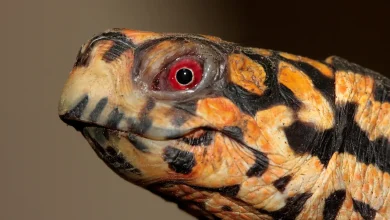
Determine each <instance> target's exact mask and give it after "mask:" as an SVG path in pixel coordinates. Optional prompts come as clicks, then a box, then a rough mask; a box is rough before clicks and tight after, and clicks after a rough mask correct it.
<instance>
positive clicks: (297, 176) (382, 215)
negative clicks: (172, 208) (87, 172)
mask: <svg viewBox="0 0 390 220" xmlns="http://www.w3.org/2000/svg"><path fill="white" fill-rule="evenodd" d="M188 54H191V55H194V56H196V57H197V59H199V60H201V62H204V67H205V68H204V71H205V72H204V75H203V79H202V82H201V83H200V84H199V85H198V86H196V87H195V88H192V89H190V90H188V91H185V92H178V91H164V90H159V91H152V90H151V89H150V84H151V83H152V82H154V81H153V80H152V79H153V77H155V76H156V75H157V74H159V73H160V72H161V71H163V69H164V68H165V67H166V66H167V65H169V63H170V62H173V60H175V59H177V58H180V57H181V56H186V55H188ZM206 67H207V68H206ZM162 80H164V79H162ZM389 89H390V81H389V80H388V79H387V78H385V77H383V76H381V75H380V74H378V73H375V72H373V71H370V70H368V69H365V68H363V67H360V66H358V65H356V64H352V63H350V62H348V61H346V60H344V59H342V58H338V57H330V58H328V59H326V60H325V61H315V60H311V59H308V58H305V57H300V56H295V55H291V54H287V53H281V52H276V51H271V50H264V49H256V48H244V47H241V46H239V45H236V44H233V43H229V42H225V41H223V40H221V39H219V38H216V37H210V36H203V35H187V34H158V33H151V32H141V31H134V30H127V29H112V30H109V31H106V32H104V33H102V34H99V35H97V36H96V37H94V38H93V39H91V40H90V41H88V42H87V43H86V44H85V45H83V47H82V48H81V50H80V52H79V54H78V57H77V61H76V63H75V65H74V68H73V70H72V72H71V73H70V75H69V79H68V81H67V83H66V84H65V87H64V90H63V93H62V96H61V100H60V104H59V115H60V117H61V119H62V120H63V121H65V122H66V123H68V124H70V125H72V126H74V127H75V128H76V129H77V130H78V131H80V132H81V133H82V134H83V135H84V137H85V138H86V139H87V140H88V142H89V143H90V144H91V146H92V147H93V149H94V150H95V151H96V153H97V155H98V156H99V157H100V158H101V159H102V160H103V161H104V162H105V163H106V164H107V165H108V166H109V167H110V168H111V169H112V170H113V171H115V172H116V173H118V174H119V175H120V176H121V177H123V178H124V179H126V180H128V181H130V182H132V183H134V184H137V185H139V186H142V187H144V188H145V189H147V190H150V191H152V192H154V193H156V194H157V195H159V196H161V197H163V198H166V199H167V200H168V201H173V202H176V203H178V205H179V207H180V208H181V209H183V210H185V211H187V212H188V213H190V214H192V215H194V216H196V217H197V218H200V219H390V210H389V209H390V193H389V190H390V176H389V172H390V159H389V156H390V145H389V138H390V126H389V124H390V103H389V102H390V93H389ZM129 199H131V198H129Z"/></svg>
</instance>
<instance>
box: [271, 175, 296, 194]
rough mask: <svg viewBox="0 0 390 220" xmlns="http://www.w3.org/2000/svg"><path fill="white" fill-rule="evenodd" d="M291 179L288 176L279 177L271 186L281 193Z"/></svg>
mask: <svg viewBox="0 0 390 220" xmlns="http://www.w3.org/2000/svg"><path fill="white" fill-rule="evenodd" d="M291 179H292V177H291V176H290V175H287V176H284V177H281V178H279V179H277V180H275V181H274V182H273V185H274V186H275V188H276V189H278V190H279V191H280V192H283V191H284V190H285V189H286V186H287V185H288V183H289V182H290V181H291Z"/></svg>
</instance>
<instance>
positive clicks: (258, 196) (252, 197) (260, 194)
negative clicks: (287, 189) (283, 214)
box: [237, 177, 286, 211]
mask: <svg viewBox="0 0 390 220" xmlns="http://www.w3.org/2000/svg"><path fill="white" fill-rule="evenodd" d="M237 197H238V198H239V199H240V200H242V201H244V202H246V203H248V204H251V205H252V206H253V207H255V208H257V209H260V208H265V209H267V210H270V211H271V210H272V211H275V210H278V209H280V208H282V207H283V206H284V205H285V202H286V201H285V197H284V196H283V195H282V194H281V193H280V192H279V191H278V190H277V189H276V188H275V187H274V186H273V185H272V184H266V183H265V182H264V181H263V179H262V178H256V177H253V178H249V179H248V180H246V181H245V182H243V183H242V184H241V188H240V192H239V194H238V195H237Z"/></svg>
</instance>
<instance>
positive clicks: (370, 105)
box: [336, 71, 390, 141]
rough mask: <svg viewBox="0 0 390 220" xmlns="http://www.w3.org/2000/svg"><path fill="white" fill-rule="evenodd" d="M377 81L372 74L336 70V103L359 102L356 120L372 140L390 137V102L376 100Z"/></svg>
mask: <svg viewBox="0 0 390 220" xmlns="http://www.w3.org/2000/svg"><path fill="white" fill-rule="evenodd" d="M374 87H375V81H374V79H372V77H370V76H364V75H361V74H356V73H353V72H346V71H338V72H336V104H337V105H344V104H346V103H348V102H352V103H355V104H357V111H356V114H355V121H356V122H357V123H358V124H359V127H360V128H361V129H362V130H363V131H365V132H367V133H368V137H369V139H370V140H372V141H373V140H375V139H377V138H380V137H386V138H389V139H390V129H389V124H390V103H389V102H383V103H382V102H380V101H377V100H375V97H374V94H373V91H374Z"/></svg>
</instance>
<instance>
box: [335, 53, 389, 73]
mask: <svg viewBox="0 0 390 220" xmlns="http://www.w3.org/2000/svg"><path fill="white" fill-rule="evenodd" d="M332 66H333V68H334V69H335V70H336V71H352V72H354V73H356V74H363V75H368V76H381V75H380V74H379V73H377V72H375V71H372V70H370V69H367V68H364V67H362V66H360V65H358V64H356V63H353V62H350V61H348V60H346V59H344V58H341V57H337V56H333V57H332ZM381 77H383V76H381Z"/></svg>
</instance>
